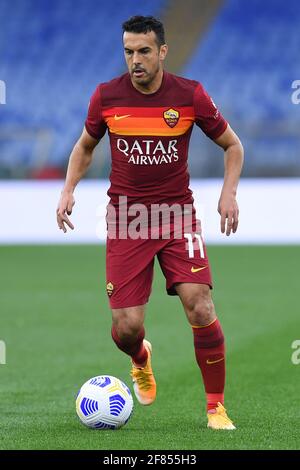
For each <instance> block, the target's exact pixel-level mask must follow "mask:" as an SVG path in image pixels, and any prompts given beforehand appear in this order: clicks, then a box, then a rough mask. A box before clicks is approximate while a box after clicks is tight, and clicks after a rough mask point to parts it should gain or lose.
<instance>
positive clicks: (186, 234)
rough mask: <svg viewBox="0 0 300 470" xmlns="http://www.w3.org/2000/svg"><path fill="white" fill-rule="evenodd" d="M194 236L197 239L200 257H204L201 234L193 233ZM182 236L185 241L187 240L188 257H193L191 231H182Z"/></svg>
mask: <svg viewBox="0 0 300 470" xmlns="http://www.w3.org/2000/svg"><path fill="white" fill-rule="evenodd" d="M194 237H195V238H196V239H197V240H198V244H199V250H200V258H205V255H204V247H203V241H202V238H201V236H200V235H199V234H198V233H195V234H194ZM184 238H186V239H187V241H188V249H189V258H194V243H193V235H192V234H191V233H184Z"/></svg>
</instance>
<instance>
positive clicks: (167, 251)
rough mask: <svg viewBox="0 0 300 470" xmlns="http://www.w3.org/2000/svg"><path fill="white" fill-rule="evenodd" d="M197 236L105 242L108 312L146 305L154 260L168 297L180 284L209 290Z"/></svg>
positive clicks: (206, 266) (203, 253) (208, 274)
mask: <svg viewBox="0 0 300 470" xmlns="http://www.w3.org/2000/svg"><path fill="white" fill-rule="evenodd" d="M199 232H200V231H199ZM199 232H198V233H197V232H196V233H191V234H188V233H185V234H184V235H183V236H182V237H180V238H174V237H170V239H167V240H165V239H145V240H144V239H140V238H139V239H136V240H133V239H130V238H128V239H124V240H123V239H119V238H117V239H110V238H108V239H107V246H106V283H107V285H106V289H107V295H108V297H109V302H110V306H111V308H125V307H134V306H137V305H144V304H145V303H147V302H148V299H149V296H150V293H151V286H152V279H153V266H154V259H155V256H157V258H158V261H159V264H160V266H161V269H162V272H163V274H164V276H165V278H166V289H167V292H168V294H169V295H177V292H176V289H175V285H176V284H177V283H180V282H192V283H197V284H207V285H209V286H210V288H212V278H211V271H210V266H209V262H208V258H207V254H206V248H205V245H204V242H203V239H202V236H201V233H199Z"/></svg>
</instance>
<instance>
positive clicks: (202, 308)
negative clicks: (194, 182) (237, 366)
mask: <svg viewBox="0 0 300 470" xmlns="http://www.w3.org/2000/svg"><path fill="white" fill-rule="evenodd" d="M186 235H187V234H185V237H183V238H182V239H173V240H171V241H169V243H167V244H166V246H165V247H164V249H163V250H162V251H161V253H160V254H159V262H160V265H161V267H162V270H163V272H164V275H165V277H166V280H167V291H168V293H169V294H170V295H176V294H177V295H179V296H180V298H181V301H182V304H183V306H184V309H185V312H186V315H187V318H188V321H189V323H190V325H191V326H192V331H193V336H194V347H195V355H196V360H197V363H198V365H199V368H200V370H201V373H202V377H203V382H204V387H205V392H206V398H207V411H208V415H209V426H210V427H214V428H219V429H221V428H222V429H234V427H233V425H232V423H231V421H230V420H229V418H228V417H227V415H226V412H225V411H224V408H223V404H224V384H225V347H224V335H223V332H222V328H221V325H220V322H219V320H218V319H217V316H216V312H215V308H214V304H213V301H212V298H211V293H210V288H211V287H212V279H211V274H210V267H209V262H208V257H207V253H206V248H205V246H204V243H203V240H202V237H201V234H199V233H198V234H197V233H196V236H195V235H194V236H193V234H191V235H190V236H189V237H187V236H186ZM187 238H188V244H187V243H186V242H187V240H186V239H187ZM190 241H191V242H192V243H193V245H192V246H191V244H190ZM219 403H220V404H221V405H219ZM212 414H214V415H218V416H219V415H220V414H222V415H224V419H225V421H226V423H224V422H222V423H221V424H220V423H219V422H218V423H216V424H215V423H214V424H213V425H212V424H211V417H210V415H212ZM220 419H221V418H218V421H220ZM222 419H223V418H222ZM222 419H221V421H222ZM227 420H228V421H227Z"/></svg>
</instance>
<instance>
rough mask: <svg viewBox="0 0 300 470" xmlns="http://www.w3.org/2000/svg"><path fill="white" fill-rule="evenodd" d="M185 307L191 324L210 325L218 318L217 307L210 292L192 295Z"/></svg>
mask: <svg viewBox="0 0 300 470" xmlns="http://www.w3.org/2000/svg"><path fill="white" fill-rule="evenodd" d="M185 307H186V312H187V316H188V319H189V322H190V324H191V325H195V326H204V325H208V324H209V323H210V322H212V321H213V320H214V319H215V318H216V313H215V307H214V304H213V301H212V298H211V295H210V292H208V293H204V292H203V293H201V294H199V295H196V296H193V297H191V298H190V299H189V300H188V302H187V304H186V306H185Z"/></svg>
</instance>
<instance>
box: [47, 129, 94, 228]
mask: <svg viewBox="0 0 300 470" xmlns="http://www.w3.org/2000/svg"><path fill="white" fill-rule="evenodd" d="M98 142H99V140H97V139H95V138H94V137H92V136H91V135H90V134H89V133H88V132H87V131H86V129H85V128H84V129H83V132H82V134H81V136H80V138H79V139H78V141H77V142H76V144H75V146H74V148H73V150H72V152H71V155H70V159H69V164H68V170H67V176H66V181H65V185H64V188H63V190H62V193H61V197H60V200H59V203H58V207H57V211H56V216H57V224H58V226H59V228H60V229H61V230H63V231H64V233H66V231H67V226H68V227H69V228H70V229H72V230H73V229H74V225H73V224H72V222H71V221H70V219H69V217H68V215H71V213H72V208H73V206H74V204H75V200H74V196H73V193H74V189H75V187H76V185H77V183H78V182H79V181H80V180H81V178H82V177H83V176H84V174H85V173H86V171H87V169H88V167H89V165H90V163H91V161H92V157H93V150H94V148H95V147H96V145H97V144H98Z"/></svg>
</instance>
